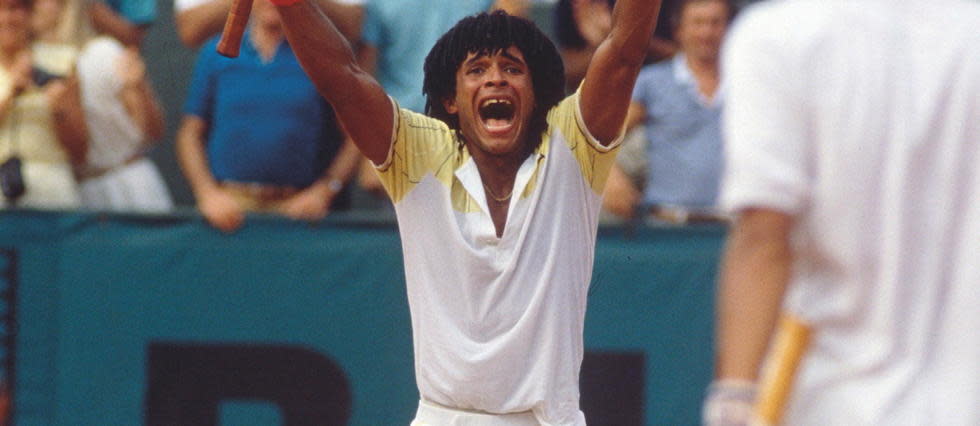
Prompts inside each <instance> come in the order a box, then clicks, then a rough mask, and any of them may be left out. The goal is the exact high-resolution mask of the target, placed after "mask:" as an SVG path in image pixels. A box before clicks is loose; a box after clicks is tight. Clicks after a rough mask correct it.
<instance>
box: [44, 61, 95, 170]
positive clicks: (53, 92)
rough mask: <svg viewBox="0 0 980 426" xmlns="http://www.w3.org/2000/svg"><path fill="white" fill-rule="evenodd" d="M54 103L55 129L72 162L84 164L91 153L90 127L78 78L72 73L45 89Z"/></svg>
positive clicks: (49, 84)
mask: <svg viewBox="0 0 980 426" xmlns="http://www.w3.org/2000/svg"><path fill="white" fill-rule="evenodd" d="M41 90H43V91H44V94H45V96H47V98H48V102H49V103H50V105H51V113H52V116H53V118H54V120H53V121H54V130H55V134H56V135H57V136H58V140H59V141H60V142H61V145H62V146H63V147H64V148H65V151H67V152H68V157H69V159H70V160H71V162H72V164H76V165H77V164H83V163H84V162H85V156H86V154H87V152H88V126H87V125H86V124H85V113H84V111H83V110H82V97H81V88H80V87H79V82H78V78H77V77H76V76H70V77H68V78H66V79H65V80H55V81H52V82H50V83H48V84H47V85H45V86H44V87H42V88H41Z"/></svg>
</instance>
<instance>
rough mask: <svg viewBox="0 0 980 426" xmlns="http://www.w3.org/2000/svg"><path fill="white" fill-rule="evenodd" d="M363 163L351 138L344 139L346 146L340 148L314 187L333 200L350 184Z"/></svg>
mask: <svg viewBox="0 0 980 426" xmlns="http://www.w3.org/2000/svg"><path fill="white" fill-rule="evenodd" d="M360 161H361V154H360V153H358V152H357V146H355V145H354V141H352V140H350V138H345V139H344V145H343V146H341V147H340V151H339V152H337V155H336V157H334V159H333V162H331V163H330V167H328V168H327V170H326V171H325V172H324V173H323V176H321V177H320V179H318V180H317V181H316V182H315V183H314V184H313V186H314V187H316V188H317V189H318V190H322V191H324V193H325V194H327V195H328V197H329V198H331V199H332V198H333V197H334V196H336V195H337V193H339V192H340V191H341V189H342V188H343V186H344V185H346V184H347V182H350V179H351V177H352V176H353V175H354V172H356V171H357V166H358V163H359V162H360Z"/></svg>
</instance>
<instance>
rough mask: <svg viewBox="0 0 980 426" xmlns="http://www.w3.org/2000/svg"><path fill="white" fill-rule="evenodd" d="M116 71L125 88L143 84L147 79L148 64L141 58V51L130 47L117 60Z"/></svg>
mask: <svg viewBox="0 0 980 426" xmlns="http://www.w3.org/2000/svg"><path fill="white" fill-rule="evenodd" d="M115 71H116V75H117V76H119V79H120V80H122V83H123V86H124V87H125V86H132V85H137V84H141V83H142V82H143V80H144V79H145V78H146V63H144V62H143V58H142V57H140V52H139V50H138V49H137V48H136V47H134V46H130V47H128V48H126V50H125V51H123V54H122V55H119V57H118V58H117V59H116V69H115Z"/></svg>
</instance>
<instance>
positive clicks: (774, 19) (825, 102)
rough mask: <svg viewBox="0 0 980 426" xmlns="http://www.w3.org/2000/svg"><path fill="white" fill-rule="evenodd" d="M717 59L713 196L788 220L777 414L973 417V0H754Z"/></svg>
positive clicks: (979, 230) (977, 120)
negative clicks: (786, 353) (793, 324)
mask: <svg viewBox="0 0 980 426" xmlns="http://www.w3.org/2000/svg"><path fill="white" fill-rule="evenodd" d="M723 69H724V71H725V73H726V78H727V79H728V83H729V86H728V89H729V92H728V98H727V100H726V101H727V105H726V111H725V117H724V133H725V137H726V156H727V164H726V171H725V178H724V182H723V195H722V204H723V206H724V207H725V208H726V209H729V210H733V211H737V210H739V209H743V208H746V207H750V206H758V207H768V208H773V209H777V210H781V211H785V212H788V213H792V214H794V215H796V216H797V217H798V220H799V222H798V223H799V225H798V227H797V231H798V232H797V234H796V235H794V238H795V240H794V244H795V247H794V249H795V250H796V253H797V261H796V264H795V265H794V278H793V282H792V285H791V287H790V290H789V295H788V298H787V308H788V309H789V310H790V311H793V312H794V313H796V314H797V315H799V316H800V317H802V318H803V319H805V320H806V321H808V322H809V323H810V324H812V325H813V326H814V327H815V328H816V330H817V332H816V334H815V338H814V339H815V340H814V342H813V343H811V351H810V353H808V355H807V357H806V358H805V360H804V364H803V367H802V370H801V371H800V378H799V379H798V380H799V381H798V386H797V387H796V390H795V393H794V397H793V400H792V402H791V406H790V412H789V413H788V414H789V418H787V419H786V421H787V424H794V425H799V424H849V425H862V424H909V425H925V424H943V425H977V424H980V331H978V330H980V4H978V3H977V2H971V1H952V0H950V1H933V2H894V1H877V0H867V1H828V0H796V1H784V2H771V3H765V4H762V5H759V6H757V7H755V8H753V9H750V10H749V11H747V12H746V14H744V15H743V16H742V18H741V19H740V21H739V23H738V24H737V25H736V27H735V28H734V29H733V32H732V33H731V35H730V38H729V41H728V44H727V45H726V50H725V56H724V68H723Z"/></svg>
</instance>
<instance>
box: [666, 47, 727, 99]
mask: <svg viewBox="0 0 980 426" xmlns="http://www.w3.org/2000/svg"><path fill="white" fill-rule="evenodd" d="M672 61H673V62H672V63H671V65H672V68H673V69H674V81H676V82H677V83H678V84H680V85H683V86H686V87H687V88H688V89H689V90H691V94H692V95H694V96H695V98H696V99H697V100H698V102H699V103H701V105H703V106H706V107H719V106H721V101H722V99H724V98H725V79H724V78H722V79H721V81H720V82H719V83H718V88H717V89H715V96H714V98H713V99H711V100H709V99H707V98H705V97H704V95H703V94H701V91H700V90H698V83H697V81H696V80H694V73H692V72H691V67H689V66H687V55H685V54H684V52H677V54H676V55H674V59H673V60H672Z"/></svg>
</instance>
